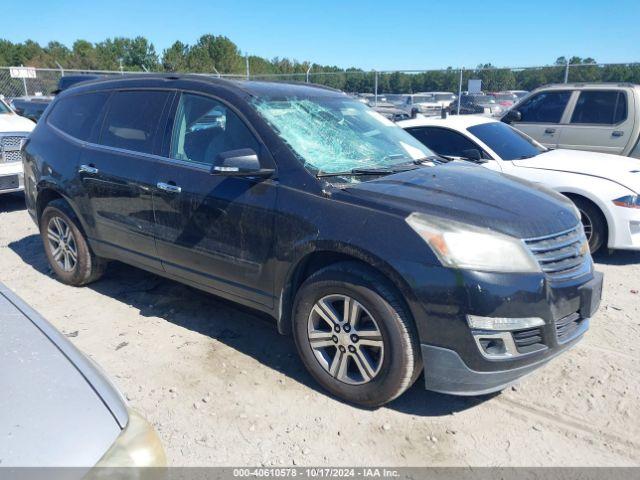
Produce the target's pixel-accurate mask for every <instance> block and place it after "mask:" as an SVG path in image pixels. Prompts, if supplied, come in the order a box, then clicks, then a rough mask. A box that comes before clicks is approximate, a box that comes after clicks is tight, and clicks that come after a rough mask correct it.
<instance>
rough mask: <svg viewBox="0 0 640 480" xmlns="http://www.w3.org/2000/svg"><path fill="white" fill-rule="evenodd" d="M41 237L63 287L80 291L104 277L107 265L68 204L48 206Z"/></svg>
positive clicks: (43, 217) (41, 221) (56, 202)
mask: <svg viewBox="0 0 640 480" xmlns="http://www.w3.org/2000/svg"><path fill="white" fill-rule="evenodd" d="M40 236H41V237H42V243H43V244H44V251H45V254H46V255H47V260H49V265H50V266H51V269H52V270H53V272H54V273H55V275H56V277H58V279H59V280H60V281H61V282H62V283H66V284H67V285H73V286H76V287H79V286H81V285H86V284H88V283H91V282H94V281H96V280H97V279H98V278H100V277H101V276H102V274H103V273H104V270H105V268H106V261H105V260H103V259H101V258H99V257H97V256H96V255H94V254H93V252H92V251H91V248H90V247H89V244H88V243H87V240H86V238H85V236H84V234H83V233H82V230H81V229H80V223H79V221H78V219H77V217H76V215H75V213H74V212H73V210H72V209H71V207H70V206H69V204H68V203H67V202H65V201H64V200H61V199H58V200H53V201H52V202H50V203H49V204H48V205H47V206H46V208H45V209H44V211H43V212H42V216H41V217H40Z"/></svg>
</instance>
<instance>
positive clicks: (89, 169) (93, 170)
mask: <svg viewBox="0 0 640 480" xmlns="http://www.w3.org/2000/svg"><path fill="white" fill-rule="evenodd" d="M78 171H79V172H82V173H90V174H91V175H95V174H96V173H98V172H99V170H98V169H97V168H96V167H92V166H91V165H80V168H78Z"/></svg>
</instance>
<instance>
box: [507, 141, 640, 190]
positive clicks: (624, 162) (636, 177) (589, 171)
mask: <svg viewBox="0 0 640 480" xmlns="http://www.w3.org/2000/svg"><path fill="white" fill-rule="evenodd" d="M513 163H514V165H517V166H518V167H525V168H538V169H542V170H553V171H555V172H569V173H576V174H579V175H588V176H591V177H598V178H604V179H607V180H611V181H614V182H616V183H619V184H620V185H623V186H625V187H626V188H628V189H630V190H633V191H634V192H636V193H639V192H640V160H638V159H636V158H630V157H623V156H621V155H610V154H608V153H598V152H587V151H584V150H567V149H558V150H550V151H548V152H544V153H541V154H540V155H537V156H535V157H532V158H526V159H523V160H514V162H513Z"/></svg>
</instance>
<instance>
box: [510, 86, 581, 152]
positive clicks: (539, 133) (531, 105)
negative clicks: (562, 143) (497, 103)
mask: <svg viewBox="0 0 640 480" xmlns="http://www.w3.org/2000/svg"><path fill="white" fill-rule="evenodd" d="M572 93H573V92H572V91H571V90H550V91H542V92H539V93H536V94H534V95H532V96H530V97H529V98H528V99H526V100H525V101H524V102H522V103H521V104H520V105H518V106H517V107H516V109H517V110H518V111H519V112H520V114H521V115H522V119H521V120H520V121H519V122H513V123H512V125H513V126H514V127H515V128H517V129H518V130H520V131H522V132H524V133H526V134H527V135H529V136H530V137H532V138H534V139H535V140H537V141H538V142H540V143H542V144H543V145H544V146H545V147H548V148H556V147H557V146H558V143H559V138H560V129H561V122H562V120H563V117H564V114H565V111H566V109H567V105H568V104H569V100H570V99H571V95H572Z"/></svg>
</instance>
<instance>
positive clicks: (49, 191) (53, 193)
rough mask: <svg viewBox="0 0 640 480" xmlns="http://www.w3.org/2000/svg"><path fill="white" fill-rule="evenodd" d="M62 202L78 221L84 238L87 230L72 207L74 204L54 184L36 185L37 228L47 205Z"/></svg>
mask: <svg viewBox="0 0 640 480" xmlns="http://www.w3.org/2000/svg"><path fill="white" fill-rule="evenodd" d="M58 199H60V200H64V201H65V202H66V203H67V205H69V207H70V208H71V210H72V211H73V213H74V214H75V216H76V218H77V219H78V222H79V224H80V225H79V226H80V229H81V231H82V233H83V234H84V235H85V236H86V233H87V229H86V225H85V224H84V221H83V219H82V216H81V215H80V212H79V211H78V209H77V208H76V206H75V205H74V203H73V202H72V201H71V200H70V199H69V197H68V196H67V195H65V194H64V193H63V190H62V189H61V188H60V187H59V186H58V185H56V184H54V183H49V182H43V183H40V184H39V185H38V196H37V197H36V205H35V208H36V221H37V224H38V226H40V218H41V217H42V212H44V209H45V208H46V207H47V205H48V204H49V203H51V202H52V201H54V200H58Z"/></svg>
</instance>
